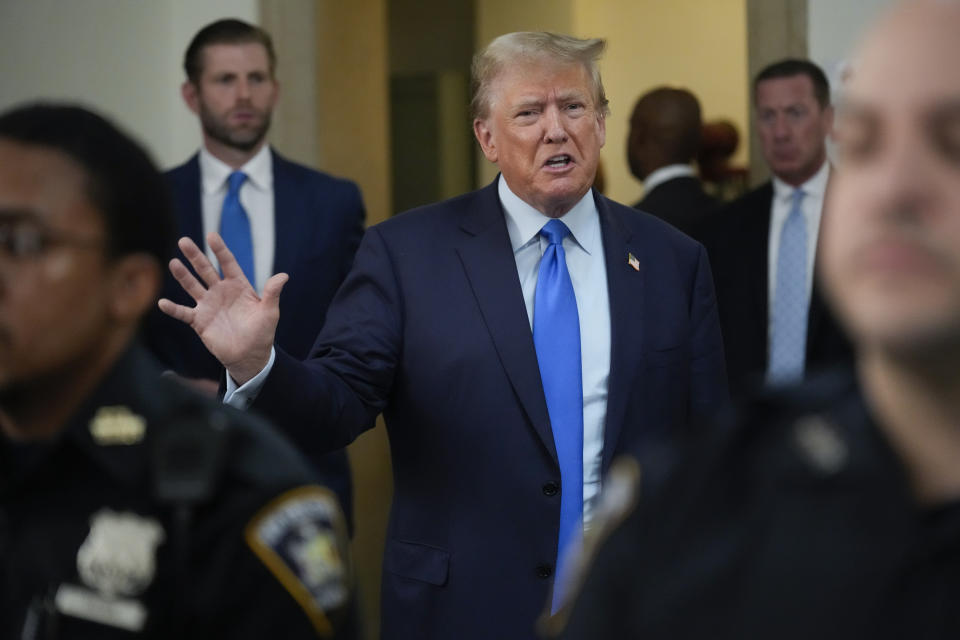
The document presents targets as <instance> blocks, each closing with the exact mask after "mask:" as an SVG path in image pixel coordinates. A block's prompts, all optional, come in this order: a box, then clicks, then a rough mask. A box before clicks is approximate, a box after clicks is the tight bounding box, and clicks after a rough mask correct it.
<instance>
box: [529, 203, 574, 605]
mask: <svg viewBox="0 0 960 640" xmlns="http://www.w3.org/2000/svg"><path fill="white" fill-rule="evenodd" d="M569 233H570V230H569V229H568V228H567V226H566V225H565V224H563V223H562V222H560V221H559V220H551V221H549V222H548V223H547V224H545V225H544V226H543V229H541V230H540V234H541V235H542V236H543V237H544V238H546V239H547V241H548V242H549V244H548V245H547V248H546V250H545V251H544V252H543V257H542V258H541V259H540V271H539V274H538V276H537V288H536V293H535V294H534V295H535V298H534V308H533V342H534V345H535V346H536V350H537V361H538V362H539V364H540V379H541V381H542V382H543V393H544V396H545V397H546V401H547V411H548V413H549V414H550V426H551V428H552V429H553V441H554V444H555V445H556V448H557V460H558V461H559V463H560V532H559V537H558V541H557V569H556V572H555V574H554V581H553V585H554V586H553V604H552V607H551V609H552V611H556V609H557V608H558V607H559V606H560V604H561V603H562V602H563V597H564V594H563V593H562V592H563V587H564V582H565V580H566V579H567V577H568V572H569V568H568V567H567V558H572V557H574V556H575V553H576V549H577V548H578V547H579V546H580V544H581V541H582V538H583V383H582V380H581V373H580V318H579V315H578V314H577V299H576V296H575V295H574V292H573V283H572V282H571V281H570V273H569V272H568V271H567V261H566V256H565V254H564V251H563V239H564V237H566V236H567V235H568V234H569Z"/></svg>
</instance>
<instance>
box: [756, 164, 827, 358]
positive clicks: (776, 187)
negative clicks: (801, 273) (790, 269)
mask: <svg viewBox="0 0 960 640" xmlns="http://www.w3.org/2000/svg"><path fill="white" fill-rule="evenodd" d="M829 177H830V163H829V162H824V163H823V166H822V167H820V169H819V170H818V171H817V172H816V173H815V174H814V175H813V177H812V178H810V179H809V180H807V181H806V182H804V183H803V184H802V185H800V186H799V187H794V186H792V185H789V184H787V183H786V182H784V181H783V180H780V179H779V178H777V177H776V176H774V178H773V202H772V203H771V207H770V236H769V240H768V241H769V245H768V248H767V284H768V286H769V289H768V291H767V295H768V302H767V340H768V341H769V340H770V337H771V336H773V300H774V297H775V296H776V295H777V291H776V289H777V259H778V257H779V255H780V233H781V232H782V231H783V225H784V223H785V222H786V221H787V216H788V215H790V206H791V202H792V199H793V192H794V191H796V190H797V189H801V190H802V191H803V193H804V196H803V200H801V201H800V209H801V211H802V212H803V218H804V220H805V221H806V223H807V303H808V304H809V302H810V292H811V291H812V290H813V267H814V259H815V258H816V255H817V235H818V234H819V232H820V218H821V214H822V212H823V196H824V194H825V193H826V189H827V180H828V179H829ZM767 346H768V347H769V346H770V345H769V344H768V345H767Z"/></svg>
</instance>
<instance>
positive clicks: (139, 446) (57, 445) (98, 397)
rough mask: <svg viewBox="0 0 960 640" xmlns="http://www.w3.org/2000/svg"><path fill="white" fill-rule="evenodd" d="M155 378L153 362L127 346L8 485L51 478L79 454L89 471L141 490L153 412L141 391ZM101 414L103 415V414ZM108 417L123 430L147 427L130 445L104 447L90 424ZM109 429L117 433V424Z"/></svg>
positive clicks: (10, 450)
mask: <svg viewBox="0 0 960 640" xmlns="http://www.w3.org/2000/svg"><path fill="white" fill-rule="evenodd" d="M159 376H160V369H159V368H158V367H157V366H156V365H155V364H153V363H152V361H151V360H150V357H149V356H148V355H146V352H144V351H143V350H142V349H141V348H139V347H136V346H133V347H130V348H129V349H128V350H127V351H126V352H125V353H124V354H123V355H121V356H120V358H119V359H118V360H117V362H116V363H115V364H114V366H113V368H112V369H111V370H110V371H109V372H108V373H107V375H106V376H105V377H104V378H103V380H102V381H101V382H100V384H99V386H98V387H97V388H96V390H95V391H94V392H93V393H92V394H91V395H90V396H89V397H88V398H87V399H86V400H85V401H84V402H83V404H82V405H81V406H80V407H79V409H78V410H77V411H76V412H75V413H74V414H73V416H72V417H71V418H70V420H69V421H68V422H67V424H66V425H65V426H64V428H63V430H62V431H60V433H59V435H57V436H56V437H55V438H54V439H53V440H51V441H48V442H43V443H38V444H37V445H36V447H35V448H34V451H35V453H36V455H35V459H34V460H32V461H28V463H27V465H26V467H25V468H24V469H21V470H19V471H18V472H17V473H16V475H15V476H14V478H11V480H12V481H13V482H14V483H20V482H29V481H30V478H31V477H32V476H34V474H36V473H49V472H50V471H51V467H50V466H49V465H51V464H57V462H58V461H59V460H63V459H64V457H63V456H64V454H66V455H67V457H68V458H70V459H76V458H77V457H78V455H79V457H80V458H82V459H85V460H86V461H87V463H86V464H87V466H91V465H92V466H94V467H96V468H99V469H101V470H103V471H104V472H105V473H106V474H107V475H109V477H111V478H112V479H113V480H114V481H116V483H117V484H118V485H120V486H124V487H138V486H141V485H142V484H143V482H144V479H145V478H146V477H147V474H148V473H149V469H150V460H149V459H148V455H147V451H148V448H147V447H145V446H144V445H145V443H146V442H147V441H148V436H149V431H150V425H149V418H150V415H151V414H152V413H153V411H152V410H151V409H150V407H149V401H148V400H147V399H146V394H144V390H147V389H155V388H156V387H157V385H158V383H160V382H161V380H160V379H159ZM103 409H105V411H103V412H101V410H103ZM111 415H112V416H114V419H115V420H117V421H119V423H120V425H121V426H123V425H124V423H125V424H126V425H127V426H128V427H129V426H133V427H134V428H135V423H137V421H139V420H142V421H143V423H142V424H143V425H144V427H145V428H144V430H143V434H142V437H141V438H140V439H137V440H135V441H132V442H130V443H128V444H120V443H118V442H116V441H114V442H107V441H105V439H104V438H103V437H102V433H103V432H101V437H99V438H98V437H96V436H95V435H94V429H93V425H94V423H95V422H96V421H97V419H98V418H97V417H98V416H100V420H101V421H103V420H109V419H110V418H109V416H111ZM101 424H102V422H101ZM112 427H113V429H114V434H116V423H115V424H114V425H112ZM110 428H111V425H107V429H106V432H107V433H108V434H109V433H110ZM114 440H116V439H114ZM2 444H3V447H2V448H3V449H7V450H8V453H7V455H19V454H17V453H16V451H15V449H16V447H17V446H18V445H16V444H11V443H9V441H5V442H3V443H2Z"/></svg>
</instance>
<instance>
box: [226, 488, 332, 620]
mask: <svg viewBox="0 0 960 640" xmlns="http://www.w3.org/2000/svg"><path fill="white" fill-rule="evenodd" d="M245 537H246V540H247V544H248V545H249V546H250V548H251V549H252V550H253V552H254V553H255V554H256V555H257V557H258V558H260V560H261V561H262V562H263V564H264V565H265V566H266V567H267V568H268V569H269V570H270V572H271V573H272V574H273V575H274V576H275V577H276V578H277V580H278V581H279V582H280V584H282V585H283V587H284V588H285V589H286V590H287V591H288V592H289V593H290V595H291V596H293V598H294V600H296V601H297V603H298V604H299V605H300V606H301V607H302V608H303V610H304V611H305V612H306V614H307V616H308V617H309V618H310V621H311V622H312V623H313V625H314V627H315V628H316V630H317V631H318V632H319V633H321V634H322V635H331V634H332V632H333V628H332V626H331V623H330V619H329V617H328V613H330V612H331V611H333V610H336V609H338V608H341V607H343V606H344V605H345V604H346V603H347V600H348V599H349V597H350V567H349V565H348V557H347V548H346V540H347V537H346V527H345V524H344V519H343V515H342V513H341V511H340V507H339V505H338V504H337V499H336V497H335V496H334V494H333V493H332V492H330V491H329V490H327V489H324V488H322V487H318V486H309V487H298V488H296V489H293V490H291V491H288V492H286V493H284V494H282V495H280V496H279V497H277V498H276V499H275V500H273V501H272V502H270V503H269V504H268V505H267V506H265V507H264V508H263V509H261V510H260V511H259V512H258V513H257V514H256V515H255V516H254V517H253V519H251V520H250V522H249V523H248V524H247V527H246V531H245Z"/></svg>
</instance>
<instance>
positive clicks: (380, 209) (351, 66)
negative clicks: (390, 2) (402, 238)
mask: <svg viewBox="0 0 960 640" xmlns="http://www.w3.org/2000/svg"><path fill="white" fill-rule="evenodd" d="M315 11H316V21H317V22H316V24H317V33H316V42H317V104H318V108H317V113H316V117H317V131H318V134H317V135H318V136H319V140H318V163H319V166H320V168H321V169H323V170H325V171H329V172H331V173H335V174H339V175H342V176H347V177H349V178H350V179H351V180H355V181H356V182H357V183H358V184H359V185H360V190H361V191H362V192H363V199H364V202H365V203H366V205H367V222H368V223H369V224H373V223H376V222H380V221H381V220H384V219H386V218H387V217H388V216H389V215H390V210H389V209H390V207H389V203H390V167H389V158H390V132H389V122H390V116H389V114H390V105H389V98H388V96H389V86H388V80H387V78H388V65H387V22H386V20H387V18H386V0H353V1H352V2H348V3H346V2H338V1H337V0H317V2H316V5H315Z"/></svg>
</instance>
